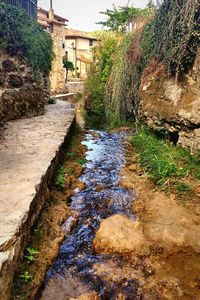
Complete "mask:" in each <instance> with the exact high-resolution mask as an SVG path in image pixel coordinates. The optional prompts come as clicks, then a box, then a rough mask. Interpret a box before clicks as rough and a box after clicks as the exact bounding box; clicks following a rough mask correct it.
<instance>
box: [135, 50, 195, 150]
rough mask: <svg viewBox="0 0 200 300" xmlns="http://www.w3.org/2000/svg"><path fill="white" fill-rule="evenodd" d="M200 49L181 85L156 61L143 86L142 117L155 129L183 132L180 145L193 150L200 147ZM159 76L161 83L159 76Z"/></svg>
mask: <svg viewBox="0 0 200 300" xmlns="http://www.w3.org/2000/svg"><path fill="white" fill-rule="evenodd" d="M199 58H200V50H198V51H197V57H196V61H195V63H194V66H193V69H192V70H191V71H190V73H188V74H187V75H185V76H184V77H183V78H182V79H181V80H179V81H178V82H177V81H176V79H175V78H169V77H168V75H167V72H166V70H164V67H163V66H162V65H161V64H159V63H158V62H156V61H152V62H150V63H149V65H148V66H147V68H146V69H145V70H144V73H143V78H142V81H141V82H142V84H141V92H140V96H141V101H140V116H141V118H142V119H143V121H144V122H145V123H146V124H147V125H148V126H149V127H151V128H152V129H154V130H161V129H167V130H168V131H169V132H171V133H172V134H173V133H174V132H177V133H180V139H179V140H178V143H179V144H180V145H182V146H184V147H189V148H190V149H191V151H192V152H193V151H195V150H197V149H198V148H199V145H200V141H199V137H198V136H197V135H196V133H195V132H194V129H198V128H200V71H199V70H200V59H199ZM150 71H151V72H150ZM158 73H159V80H157V75H158Z"/></svg>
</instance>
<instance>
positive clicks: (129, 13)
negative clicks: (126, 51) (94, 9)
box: [97, 6, 149, 32]
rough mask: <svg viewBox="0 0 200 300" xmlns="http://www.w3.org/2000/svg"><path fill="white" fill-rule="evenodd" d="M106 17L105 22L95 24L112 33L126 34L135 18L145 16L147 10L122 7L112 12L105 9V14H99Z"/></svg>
mask: <svg viewBox="0 0 200 300" xmlns="http://www.w3.org/2000/svg"><path fill="white" fill-rule="evenodd" d="M100 13H101V14H103V15H105V16H106V17H107V20H106V21H101V22H98V23H97V24H100V25H102V26H103V27H107V28H108V29H110V30H112V31H117V32H126V31H127V27H128V26H129V24H130V23H134V21H135V20H136V18H137V17H138V16H141V15H147V14H148V13H149V8H145V9H140V8H135V7H128V6H123V7H119V8H116V7H115V6H114V8H113V10H110V9H107V10H106V12H100Z"/></svg>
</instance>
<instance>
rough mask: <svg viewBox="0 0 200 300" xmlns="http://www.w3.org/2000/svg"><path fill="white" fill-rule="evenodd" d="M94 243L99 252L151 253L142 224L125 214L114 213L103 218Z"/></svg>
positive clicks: (141, 254)
mask: <svg viewBox="0 0 200 300" xmlns="http://www.w3.org/2000/svg"><path fill="white" fill-rule="evenodd" d="M93 243H94V248H95V250H96V251H97V252H99V253H105V254H113V253H118V254H123V255H131V254H136V255H140V256H145V255H148V254H149V253H150V251H149V243H148V241H147V240H146V239H145V238H144V235H143V232H142V226H141V224H140V223H139V222H138V221H133V220H130V219H129V218H128V217H127V216H124V215H114V216H111V217H109V218H107V219H105V220H103V221H102V222H101V226H100V228H99V230H98V231H97V233H96V237H95V238H94V242H93Z"/></svg>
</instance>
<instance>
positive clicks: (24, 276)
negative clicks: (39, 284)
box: [20, 271, 31, 283]
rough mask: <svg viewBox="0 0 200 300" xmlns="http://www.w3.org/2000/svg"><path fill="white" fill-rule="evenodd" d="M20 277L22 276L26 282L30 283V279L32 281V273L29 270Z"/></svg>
mask: <svg viewBox="0 0 200 300" xmlns="http://www.w3.org/2000/svg"><path fill="white" fill-rule="evenodd" d="M20 278H21V279H22V280H23V281H24V282H26V283H28V282H29V281H31V275H30V274H29V272H28V271H24V272H23V273H22V274H21V275H20Z"/></svg>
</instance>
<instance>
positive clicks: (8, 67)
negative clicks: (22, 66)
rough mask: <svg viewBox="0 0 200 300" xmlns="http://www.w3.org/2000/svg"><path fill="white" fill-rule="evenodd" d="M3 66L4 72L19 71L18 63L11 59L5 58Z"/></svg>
mask: <svg viewBox="0 0 200 300" xmlns="http://www.w3.org/2000/svg"><path fill="white" fill-rule="evenodd" d="M2 67H3V71H4V72H15V71H17V66H16V64H15V63H14V62H13V61H12V60H10V59H5V60H3V61H2Z"/></svg>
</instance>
